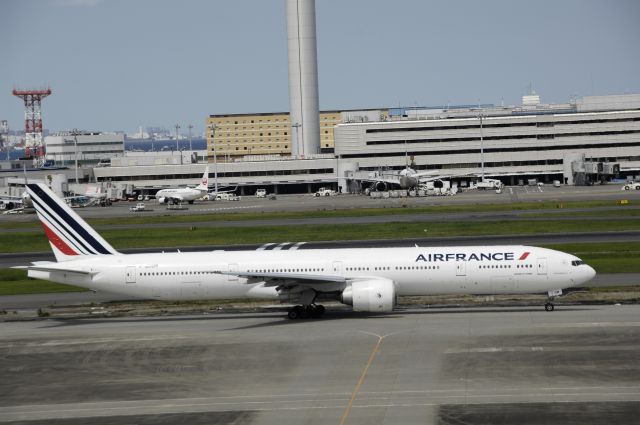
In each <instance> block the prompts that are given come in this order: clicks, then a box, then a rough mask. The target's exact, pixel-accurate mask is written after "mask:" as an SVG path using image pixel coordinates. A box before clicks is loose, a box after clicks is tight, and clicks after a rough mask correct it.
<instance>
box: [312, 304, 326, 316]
mask: <svg viewBox="0 0 640 425" xmlns="http://www.w3.org/2000/svg"><path fill="white" fill-rule="evenodd" d="M309 313H310V314H311V317H312V318H313V319H319V318H321V317H322V315H323V314H324V306H322V305H310V306H309Z"/></svg>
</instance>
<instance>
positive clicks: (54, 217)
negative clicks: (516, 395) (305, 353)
mask: <svg viewBox="0 0 640 425" xmlns="http://www.w3.org/2000/svg"><path fill="white" fill-rule="evenodd" d="M27 188H28V192H29V194H30V196H31V198H32V200H33V202H34V207H35V209H36V212H37V213H38V218H39V219H40V221H41V223H42V226H43V228H44V229H45V233H46V235H47V237H48V239H49V243H50V245H51V248H52V250H53V252H54V255H55V257H56V262H49V261H39V262H34V263H32V265H30V266H18V267H16V268H22V269H27V270H28V275H29V277H33V278H37V279H47V280H51V281H54V282H59V283H66V284H71V285H76V286H81V287H85V288H88V289H91V290H95V291H100V290H102V291H108V292H113V293H119V294H123V295H126V296H134V297H138V298H147V299H163V300H188V299H189V300H193V299H212V298H240V297H248V298H270V299H277V300H280V301H282V302H286V303H293V304H298V305H296V306H295V307H292V308H291V309H290V310H289V312H288V316H289V318H291V319H296V318H300V317H309V316H310V317H320V316H321V315H322V314H323V312H324V307H323V306H322V305H320V304H318V303H319V302H321V301H327V300H333V301H339V302H341V303H344V304H347V305H351V306H353V309H354V310H357V311H366V312H379V313H382V312H391V311H392V310H393V309H394V307H395V305H396V298H397V296H398V295H431V294H522V293H545V292H546V293H547V294H548V295H549V297H550V300H551V299H552V297H554V296H557V295H558V294H560V293H562V290H563V289H565V288H569V287H573V286H578V285H581V284H583V283H585V282H587V281H589V280H590V279H592V278H593V277H594V276H595V271H594V270H593V269H592V268H591V267H589V266H588V265H586V264H585V263H584V262H583V261H581V260H580V259H579V258H578V257H576V256H574V255H571V254H566V253H563V252H560V251H555V250H551V249H546V248H537V247H530V246H521V245H508V246H507V245H502V246H465V247H429V248H422V247H418V246H415V247H411V248H360V249H355V248H352V249H309V250H305V249H299V248H300V247H301V246H302V245H303V244H302V243H298V244H295V245H293V244H280V245H278V246H277V247H276V246H275V244H271V245H272V248H273V249H267V248H263V249H260V250H257V251H254V250H245V251H213V252H184V253H182V252H176V253H146V254H121V253H119V252H117V251H116V250H115V249H114V248H113V247H112V246H111V245H109V243H107V242H106V241H105V240H104V239H103V238H102V237H101V236H100V235H99V234H98V233H97V232H96V231H95V230H94V229H93V228H91V227H90V226H89V225H88V224H87V223H86V222H85V221H84V220H83V219H82V218H80V216H78V215H77V214H76V213H75V212H74V211H73V210H72V209H71V208H69V207H68V206H67V205H66V204H65V203H64V202H62V201H61V200H60V199H59V198H57V197H56V196H55V194H54V193H53V192H52V191H51V190H50V189H49V188H48V187H46V186H45V185H43V184H29V185H28V186H27ZM286 245H290V249H286V248H285V246H286ZM545 308H546V309H547V310H553V303H552V302H551V301H549V302H548V303H547V304H546V305H545Z"/></svg>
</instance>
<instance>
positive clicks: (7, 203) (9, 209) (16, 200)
mask: <svg viewBox="0 0 640 425" xmlns="http://www.w3.org/2000/svg"><path fill="white" fill-rule="evenodd" d="M30 207H31V198H30V197H29V195H28V194H27V192H24V193H23V194H22V196H0V210H3V211H4V214H10V213H17V212H25V211H26V210H27V208H30Z"/></svg>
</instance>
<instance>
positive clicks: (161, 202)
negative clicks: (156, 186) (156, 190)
mask: <svg viewBox="0 0 640 425" xmlns="http://www.w3.org/2000/svg"><path fill="white" fill-rule="evenodd" d="M168 202H169V198H167V197H166V196H161V197H159V198H158V203H160V204H167V203H168Z"/></svg>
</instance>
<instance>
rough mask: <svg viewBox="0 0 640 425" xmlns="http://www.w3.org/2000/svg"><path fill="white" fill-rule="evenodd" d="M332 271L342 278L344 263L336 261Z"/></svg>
mask: <svg viewBox="0 0 640 425" xmlns="http://www.w3.org/2000/svg"><path fill="white" fill-rule="evenodd" d="M331 269H332V271H333V273H334V274H336V275H338V276H342V261H334V262H333V264H332V268H331Z"/></svg>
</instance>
